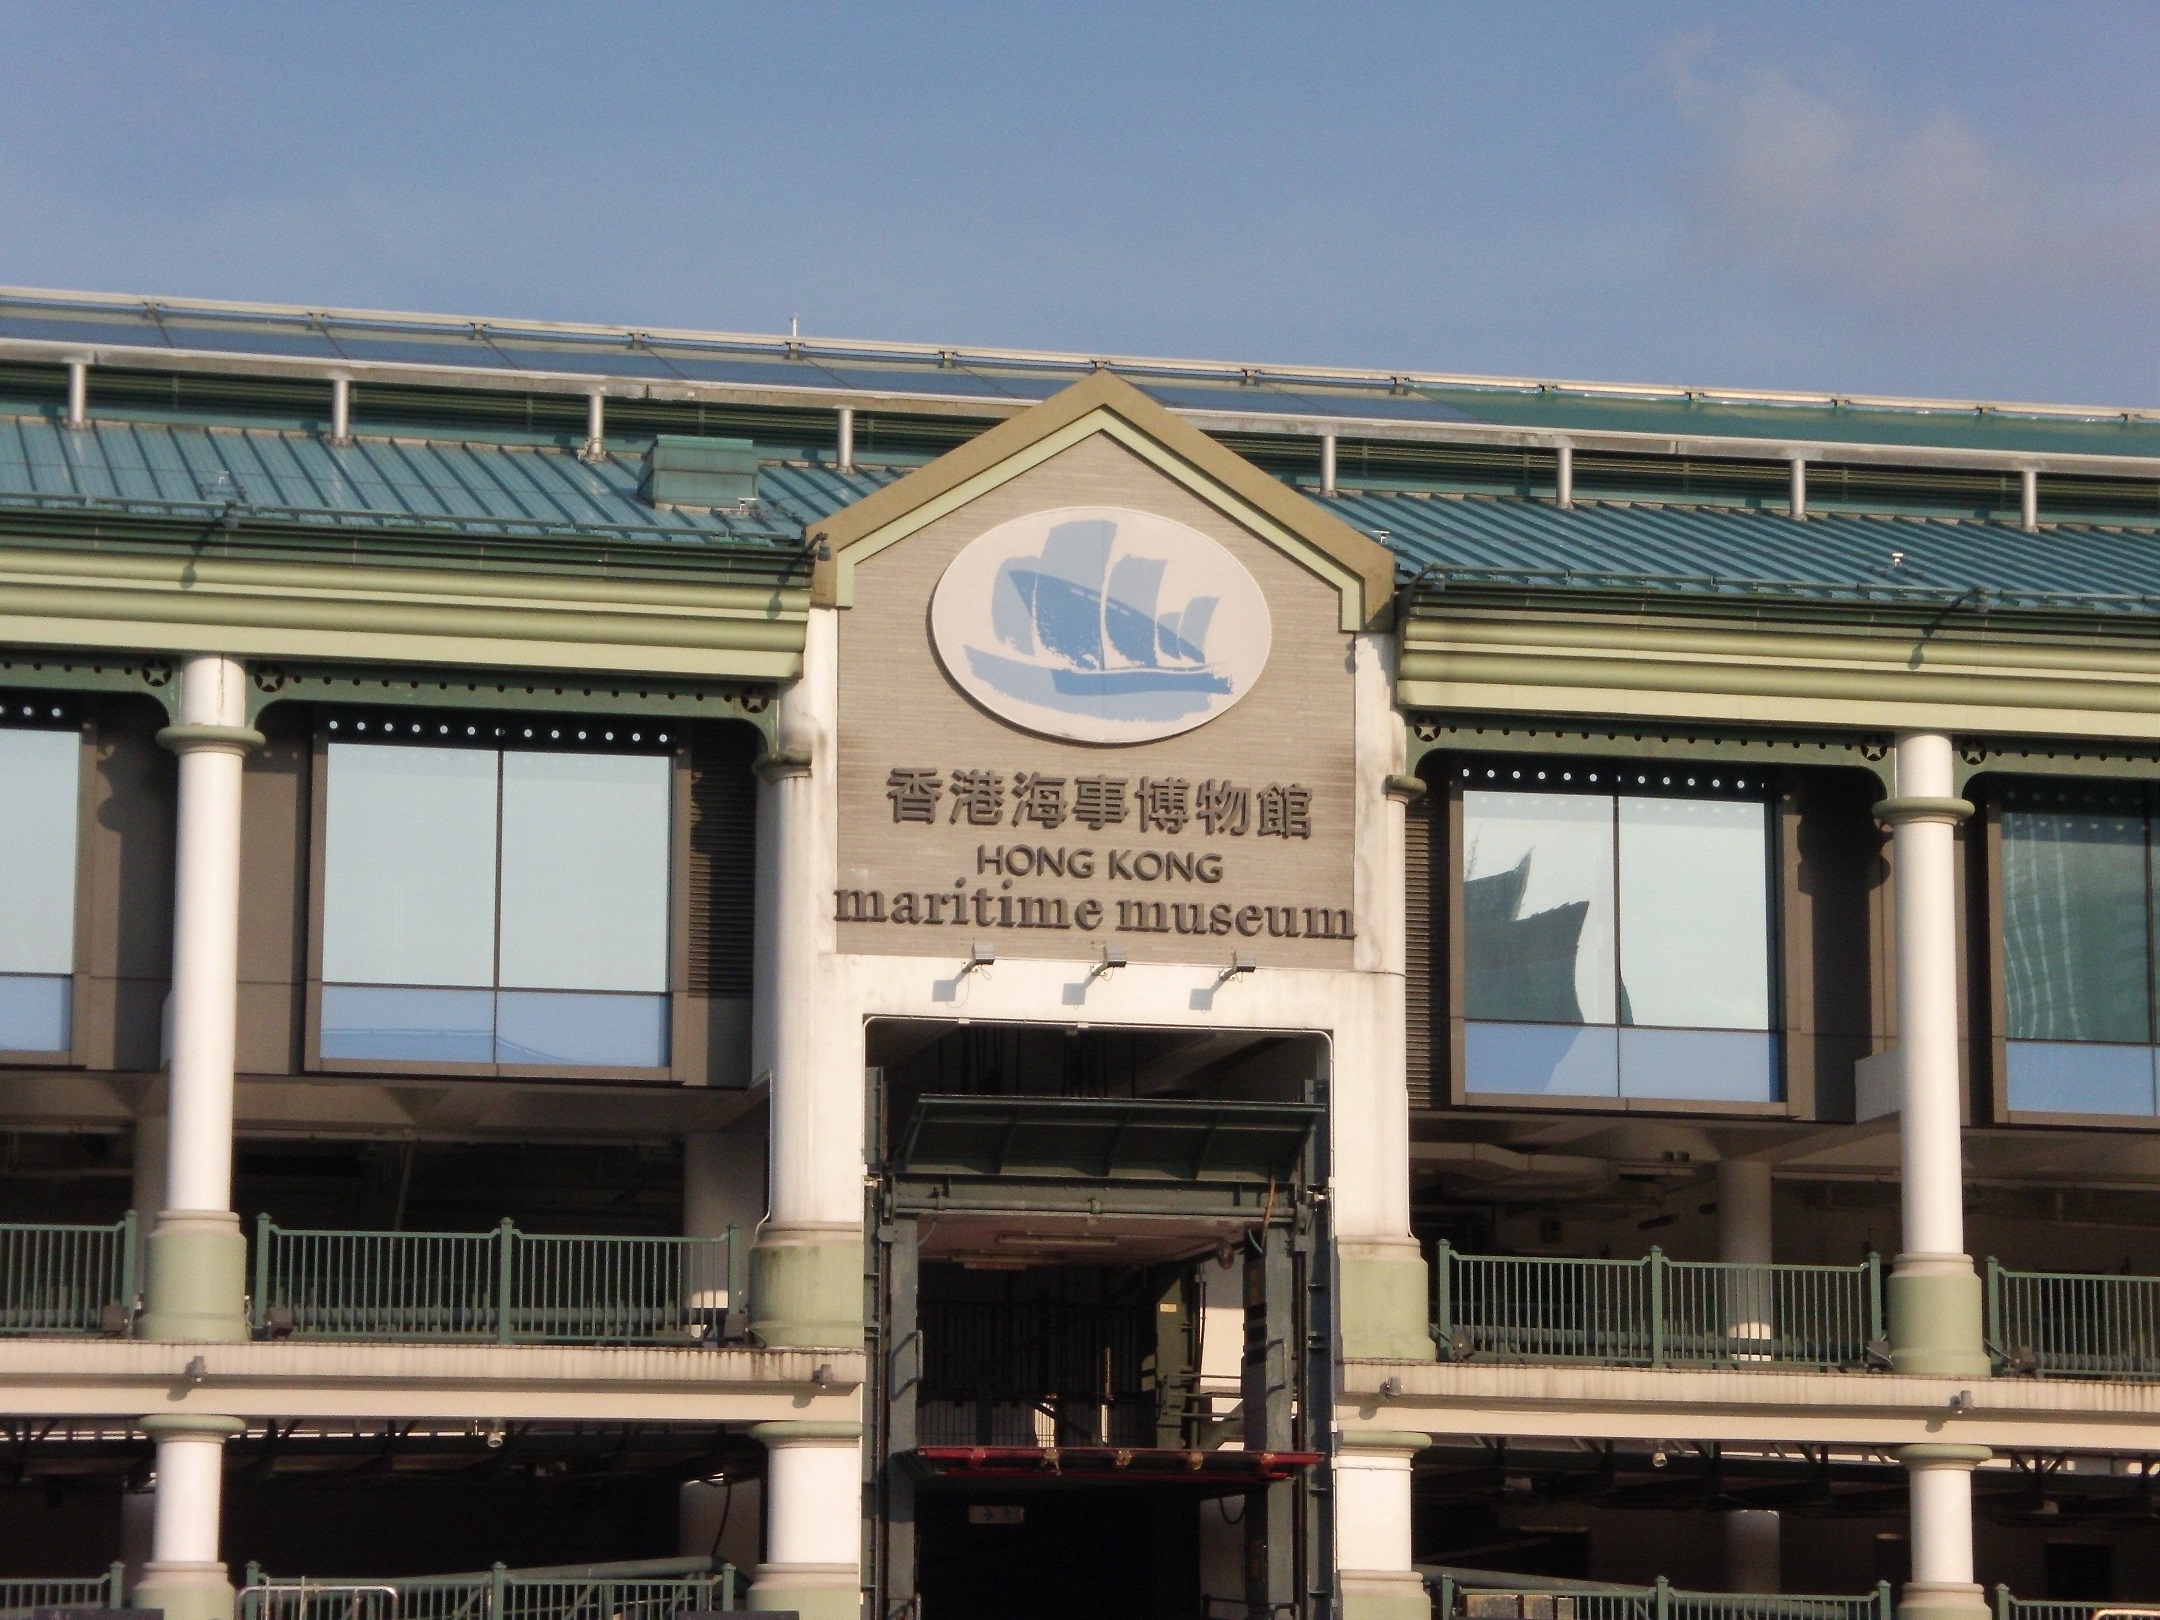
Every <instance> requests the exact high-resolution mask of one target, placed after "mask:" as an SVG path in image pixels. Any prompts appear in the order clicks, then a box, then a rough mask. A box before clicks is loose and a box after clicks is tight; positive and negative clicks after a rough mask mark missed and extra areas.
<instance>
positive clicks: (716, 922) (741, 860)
mask: <svg viewBox="0 0 2160 1620" xmlns="http://www.w3.org/2000/svg"><path fill="white" fill-rule="evenodd" d="M758 747H759V738H758V734H757V733H756V732H755V731H753V730H751V729H750V728H749V727H748V726H716V727H713V728H711V729H706V728H703V727H700V728H699V730H698V732H697V733H696V735H695V737H694V739H693V741H692V742H691V744H690V840H689V848H690V856H689V874H688V876H689V888H690V895H689V913H690V919H689V920H690V947H689V953H688V955H689V970H690V972H689V978H690V989H691V991H692V993H693V994H702V995H708V996H747V995H749V994H750V955H751V941H752V937H753V932H754V927H755V922H756V910H757V779H756V778H755V777H754V776H753V775H752V774H751V771H750V764H751V761H752V760H754V759H756V758H757V754H758Z"/></svg>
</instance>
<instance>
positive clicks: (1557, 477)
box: [1553, 444, 1575, 512]
mask: <svg viewBox="0 0 2160 1620" xmlns="http://www.w3.org/2000/svg"><path fill="white" fill-rule="evenodd" d="M1553 504H1554V505H1555V506H1557V507H1559V508H1560V510H1561V511H1563V512H1567V511H1572V510H1573V509H1574V506H1575V447H1574V446H1573V445H1572V444H1562V445H1560V446H1558V447H1557V449H1556V451H1555V459H1554V466H1553Z"/></svg>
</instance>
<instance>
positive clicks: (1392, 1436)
mask: <svg viewBox="0 0 2160 1620" xmlns="http://www.w3.org/2000/svg"><path fill="white" fill-rule="evenodd" d="M1432 1443H1433V1438H1432V1436H1431V1435H1429V1434H1425V1433H1423V1432H1422V1431H1420V1430H1417V1429H1344V1430H1343V1431H1342V1432H1341V1433H1340V1434H1338V1435H1337V1436H1336V1437H1335V1446H1336V1449H1337V1451H1339V1452H1343V1451H1369V1452H1379V1453H1394V1454H1397V1455H1400V1456H1404V1457H1408V1456H1412V1455H1415V1454H1416V1453H1417V1452H1420V1451H1423V1450H1425V1449H1426V1448H1427V1447H1428V1446H1430V1445H1431V1444H1432Z"/></svg>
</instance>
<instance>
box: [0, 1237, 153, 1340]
mask: <svg viewBox="0 0 2160 1620" xmlns="http://www.w3.org/2000/svg"><path fill="white" fill-rule="evenodd" d="M134 1297H135V1216H134V1215H133V1213H132V1212H131V1213H129V1214H128V1215H127V1216H125V1217H124V1218H122V1219H120V1220H118V1221H115V1222H114V1223H113V1224H112V1225H110V1226H0V1333H40V1334H51V1333H113V1334H124V1333H126V1332H127V1330H128V1321H129V1318H130V1316H131V1314H132V1312H131V1310H130V1306H131V1303H132V1301H133V1300H134Z"/></svg>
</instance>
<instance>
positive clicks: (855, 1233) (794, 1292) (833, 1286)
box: [750, 1226, 863, 1608]
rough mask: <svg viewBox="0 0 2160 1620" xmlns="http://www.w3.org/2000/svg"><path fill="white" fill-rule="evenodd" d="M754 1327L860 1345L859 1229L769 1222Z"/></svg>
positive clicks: (754, 1264) (784, 1339)
mask: <svg viewBox="0 0 2160 1620" xmlns="http://www.w3.org/2000/svg"><path fill="white" fill-rule="evenodd" d="M750 1332H751V1335H752V1337H754V1338H755V1339H756V1340H757V1341H758V1343H760V1344H765V1345H772V1346H775V1347H779V1346H787V1345H794V1346H804V1347H810V1346H815V1347H816V1348H818V1349H821V1350H854V1349H859V1348H861V1346H862V1342H863V1243H862V1233H861V1231H860V1230H859V1229H849V1230H846V1231H844V1232H843V1231H841V1230H838V1229H835V1228H832V1227H814V1228H811V1227H774V1226H768V1227H766V1229H765V1231H764V1233H763V1234H762V1235H761V1236H760V1237H759V1239H758V1245H757V1247H756V1248H754V1249H752V1250H751V1251H750ZM780 1607H783V1608H784V1607H786V1605H784V1604H782V1605H780Z"/></svg>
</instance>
